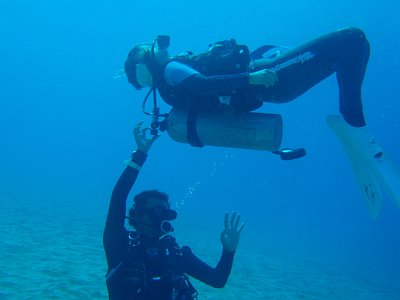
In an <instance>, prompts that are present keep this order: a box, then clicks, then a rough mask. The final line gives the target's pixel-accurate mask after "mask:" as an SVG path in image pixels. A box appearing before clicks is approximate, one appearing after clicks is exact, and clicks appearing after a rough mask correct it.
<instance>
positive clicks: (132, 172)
mask: <svg viewBox="0 0 400 300" xmlns="http://www.w3.org/2000/svg"><path fill="white" fill-rule="evenodd" d="M145 159H146V154H145V153H143V152H141V151H136V152H134V153H133V154H132V162H134V163H135V164H137V165H139V166H142V165H143V163H144V161H145ZM137 176H138V171H137V170H136V169H134V168H132V167H129V166H128V167H126V169H125V170H124V171H123V173H122V175H121V177H120V178H119V180H118V182H117V184H116V186H115V188H114V190H113V193H112V197H111V201H110V206H109V211H108V215H107V220H106V225H105V229H104V235H103V244H104V249H105V252H106V256H107V263H108V275H107V289H108V293H109V299H112V300H128V299H129V300H133V299H135V300H136V299H146V300H147V299H149V300H150V299H154V300H156V299H157V300H163V299H172V296H171V290H172V287H171V285H172V283H170V282H167V283H166V284H164V286H163V287H162V288H161V289H162V291H160V290H159V291H157V293H162V295H160V294H157V295H155V294H154V293H152V291H148V292H147V294H146V296H143V295H142V294H138V293H137V288H135V284H134V283H132V282H133V281H132V280H130V278H129V277H132V274H130V273H129V268H130V266H129V264H130V261H132V257H131V256H130V253H132V252H130V251H131V249H132V248H131V247H132V246H130V245H129V242H130V237H129V232H128V231H127V230H126V229H125V226H124V222H125V214H126V200H127V197H128V194H129V192H130V190H131V188H132V186H133V184H134V183H135V181H136V178H137ZM165 240H166V241H167V243H166V246H165V247H164V246H163V245H162V243H160V242H158V241H146V240H142V246H143V245H145V246H146V247H145V249H144V250H147V249H150V250H151V251H153V250H154V249H158V250H160V251H164V250H165V248H167V247H172V248H177V249H179V253H178V254H179V255H176V257H175V258H174V259H175V260H177V261H176V262H174V266H176V267H177V268H178V270H176V272H177V273H178V275H179V272H181V273H182V272H183V273H184V274H187V275H189V276H192V277H194V278H196V279H198V280H200V281H202V282H204V283H206V284H208V285H210V286H213V287H216V288H222V287H224V285H225V283H226V281H227V280H228V277H229V274H230V272H231V268H232V263H233V258H234V252H228V251H223V253H222V256H221V259H220V261H219V262H218V264H217V266H216V267H215V268H212V267H210V266H209V265H207V264H206V263H204V262H203V261H201V260H200V259H199V258H198V257H196V256H195V255H194V254H193V253H192V251H191V250H190V248H189V247H187V246H184V247H182V248H180V247H179V246H178V245H177V244H176V242H175V239H173V238H167V239H164V241H165ZM163 247H164V248H163ZM142 250H143V249H142ZM158 258H159V257H158ZM135 263H140V264H141V265H142V264H143V266H144V268H143V270H145V274H144V275H146V277H147V279H150V278H151V277H154V276H155V275H156V276H160V277H161V276H162V275H164V274H161V273H162V272H163V271H165V270H157V268H158V267H160V268H161V267H162V266H161V265H162V264H163V263H159V262H154V261H153V262H152V261H151V260H148V259H142V258H137V260H135ZM167 271H171V270H167ZM158 273H159V274H158ZM147 283H148V282H146V284H147ZM141 284H143V283H139V285H141ZM148 286H149V285H148ZM156 288H158V289H160V288H159V287H156ZM153 294H154V295H155V296H148V295H153Z"/></svg>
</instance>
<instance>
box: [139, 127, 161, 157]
mask: <svg viewBox="0 0 400 300" xmlns="http://www.w3.org/2000/svg"><path fill="white" fill-rule="evenodd" d="M142 124H143V121H142V122H139V123H137V124H136V126H135V128H134V129H133V135H134V136H135V141H136V145H137V148H138V150H140V151H142V152H144V153H146V154H147V152H149V150H150V148H151V146H152V145H153V143H154V142H155V140H156V139H158V138H159V137H160V136H159V135H153V136H152V137H151V138H147V137H146V132H148V131H150V130H151V129H150V128H148V127H146V128H142Z"/></svg>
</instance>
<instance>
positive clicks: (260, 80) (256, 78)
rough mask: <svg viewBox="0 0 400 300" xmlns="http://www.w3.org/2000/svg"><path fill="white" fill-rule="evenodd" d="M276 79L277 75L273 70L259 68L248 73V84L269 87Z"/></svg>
mask: <svg viewBox="0 0 400 300" xmlns="http://www.w3.org/2000/svg"><path fill="white" fill-rule="evenodd" d="M277 81H278V75H276V72H275V71H271V70H268V69H264V70H260V71H257V72H253V73H250V74H249V84H251V85H265V86H266V87H271V86H273V85H275V83H276V82H277Z"/></svg>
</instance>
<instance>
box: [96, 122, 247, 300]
mask: <svg viewBox="0 0 400 300" xmlns="http://www.w3.org/2000/svg"><path fill="white" fill-rule="evenodd" d="M146 131H147V129H143V130H142V129H141V123H139V124H138V125H137V126H136V127H135V129H134V136H135V141H136V144H137V150H136V151H134V152H133V153H132V157H131V160H128V161H126V164H127V167H126V168H125V170H124V171H123V173H122V175H121V176H120V178H119V180H118V182H117V183H116V185H115V188H114V190H113V193H112V197H111V201H110V206H109V211H108V215H107V220H106V225H105V229H104V236H103V244H104V249H105V253H106V257H107V263H108V273H107V275H106V283H107V289H108V293H109V299H111V300H125V299H126V300H128V299H129V300H134V299H135V300H139V299H144V300H164V299H165V300H184V299H186V300H190V299H196V297H197V291H196V290H195V289H194V287H193V286H192V285H191V283H190V281H189V278H188V276H187V275H189V276H192V277H194V278H196V279H198V280H200V281H202V282H204V283H206V284H208V285H210V286H213V287H215V288H222V287H224V286H225V284H226V282H227V280H228V277H229V274H230V272H231V268H232V264H233V259H234V254H235V251H236V248H237V246H238V243H239V237H240V233H241V231H242V229H243V223H241V222H240V216H239V215H236V213H233V214H232V216H231V217H230V218H229V215H228V214H225V228H224V230H223V231H222V233H221V242H222V246H223V251H222V256H221V258H220V260H219V262H218V264H217V266H216V267H215V268H213V267H211V266H209V265H207V264H206V263H204V262H203V261H202V260H200V259H199V258H198V257H196V256H195V255H194V254H193V253H192V251H191V249H190V248H189V247H188V246H183V247H180V246H179V245H178V243H177V242H176V240H175V238H173V237H172V236H171V235H169V233H171V232H172V230H173V227H172V225H171V223H170V222H169V221H172V220H174V219H175V218H176V216H177V213H176V211H174V210H172V209H171V208H170V205H169V201H168V196H167V195H166V194H165V193H162V192H159V191H155V190H151V191H144V192H142V193H140V194H138V195H136V196H135V198H134V205H133V207H132V208H130V209H129V213H128V217H125V213H126V200H127V197H128V194H129V192H130V190H131V188H132V186H133V185H134V183H135V181H136V178H137V176H138V174H139V170H140V169H141V167H142V166H143V163H144V162H145V160H146V158H147V153H148V151H149V149H150V147H151V145H152V144H153V142H154V141H155V140H156V139H157V137H158V136H153V137H151V138H146V136H145V135H146ZM125 218H127V219H128V220H129V224H130V225H131V226H133V227H134V228H135V231H128V230H127V229H126V228H125V226H124V223H125Z"/></svg>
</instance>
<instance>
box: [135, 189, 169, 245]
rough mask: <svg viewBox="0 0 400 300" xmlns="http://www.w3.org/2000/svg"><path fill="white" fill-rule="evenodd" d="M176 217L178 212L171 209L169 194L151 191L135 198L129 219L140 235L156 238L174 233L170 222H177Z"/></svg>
mask: <svg viewBox="0 0 400 300" xmlns="http://www.w3.org/2000/svg"><path fill="white" fill-rule="evenodd" d="M176 215H177V213H176V211H175V210H172V209H170V205H169V201H168V195H167V194H165V193H162V192H159V191H155V190H150V191H144V192H141V193H140V194H137V195H136V196H135V198H134V205H133V206H132V208H131V209H130V210H129V216H128V219H129V224H130V225H131V226H133V227H134V228H135V229H136V232H137V233H138V234H140V235H142V236H145V237H148V238H155V237H160V236H162V235H163V234H167V233H170V232H172V231H173V229H174V228H173V227H172V225H171V223H170V222H169V221H172V220H175V219H176Z"/></svg>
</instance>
